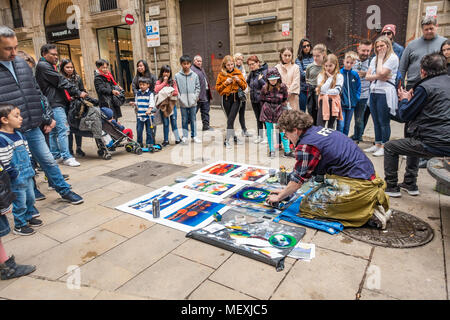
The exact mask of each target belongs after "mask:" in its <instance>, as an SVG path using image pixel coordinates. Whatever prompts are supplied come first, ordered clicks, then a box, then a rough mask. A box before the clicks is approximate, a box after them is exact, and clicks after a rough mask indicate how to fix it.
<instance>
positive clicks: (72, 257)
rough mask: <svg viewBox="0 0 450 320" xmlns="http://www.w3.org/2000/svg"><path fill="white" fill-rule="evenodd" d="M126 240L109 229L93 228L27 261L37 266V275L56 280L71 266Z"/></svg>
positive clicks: (80, 263)
mask: <svg viewBox="0 0 450 320" xmlns="http://www.w3.org/2000/svg"><path fill="white" fill-rule="evenodd" d="M125 240H126V238H125V237H122V236H119V235H117V234H115V233H112V232H109V231H107V230H99V229H92V230H90V231H89V232H86V233H83V234H81V235H79V236H77V237H75V238H73V239H71V240H69V241H67V242H65V243H63V244H61V245H59V246H57V247H54V248H51V249H49V250H47V251H45V252H43V253H42V254H40V255H38V256H36V257H34V258H31V259H29V260H27V261H25V262H26V263H27V264H33V265H35V266H36V268H37V270H36V271H35V272H34V275H35V276H41V277H45V278H48V279H50V280H56V279H58V278H60V277H62V276H64V275H65V274H66V273H67V272H68V271H67V270H68V268H69V267H70V266H74V265H78V266H81V265H83V264H85V263H87V262H89V261H90V260H92V259H94V258H95V257H97V256H99V255H101V254H102V253H104V252H106V251H107V250H110V249H111V248H114V247H115V246H117V245H118V244H120V243H121V242H123V241H125Z"/></svg>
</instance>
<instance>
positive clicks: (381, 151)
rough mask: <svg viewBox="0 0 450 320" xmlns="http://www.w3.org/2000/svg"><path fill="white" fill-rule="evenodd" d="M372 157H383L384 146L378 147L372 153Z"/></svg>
mask: <svg viewBox="0 0 450 320" xmlns="http://www.w3.org/2000/svg"><path fill="white" fill-rule="evenodd" d="M372 155H373V156H374V157H383V156H384V148H379V149H378V150H377V151H375V152H374V153H372Z"/></svg>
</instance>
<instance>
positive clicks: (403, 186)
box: [398, 182, 420, 196]
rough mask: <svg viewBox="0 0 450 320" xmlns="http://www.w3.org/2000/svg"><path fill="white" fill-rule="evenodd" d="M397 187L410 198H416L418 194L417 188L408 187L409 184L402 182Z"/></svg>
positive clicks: (413, 186)
mask: <svg viewBox="0 0 450 320" xmlns="http://www.w3.org/2000/svg"><path fill="white" fill-rule="evenodd" d="M398 186H399V187H400V189H402V190H405V191H406V192H408V194H409V195H410V196H418V195H419V194H420V192H419V188H418V187H417V185H410V184H406V183H404V182H402V183H400V184H399V185H398Z"/></svg>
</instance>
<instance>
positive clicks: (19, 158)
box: [0, 104, 42, 236]
mask: <svg viewBox="0 0 450 320" xmlns="http://www.w3.org/2000/svg"><path fill="white" fill-rule="evenodd" d="M21 126H22V117H21V116H20V109H19V108H17V107H15V106H13V105H8V104H5V105H0V161H2V163H3V164H4V166H5V170H6V172H8V174H9V177H10V179H11V185H12V190H13V192H14V195H15V196H16V199H15V200H14V202H13V209H12V212H13V216H14V224H15V227H14V230H13V233H14V234H17V235H22V236H29V235H32V234H34V233H35V232H36V231H35V230H34V229H33V228H34V227H39V226H41V225H42V221H41V220H39V219H37V218H36V217H37V216H39V211H38V210H37V209H36V208H35V207H34V203H35V197H34V181H33V177H34V175H35V172H34V168H33V165H32V164H31V158H30V157H31V154H30V150H29V149H28V142H27V140H26V139H25V138H24V137H23V135H22V134H21V133H20V132H19V130H18V129H19V128H20V127H21Z"/></svg>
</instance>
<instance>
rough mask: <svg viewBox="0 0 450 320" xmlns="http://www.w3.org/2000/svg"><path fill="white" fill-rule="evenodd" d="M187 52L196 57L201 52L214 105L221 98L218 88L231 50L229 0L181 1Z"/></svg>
mask: <svg viewBox="0 0 450 320" xmlns="http://www.w3.org/2000/svg"><path fill="white" fill-rule="evenodd" d="M180 13H181V33H182V39H183V40H182V41H183V54H188V55H189V56H191V58H193V57H194V56H195V55H197V54H198V55H200V56H202V58H203V69H205V71H206V73H207V76H208V80H209V84H210V86H211V89H212V90H211V92H212V95H213V101H212V103H214V104H220V97H219V95H218V94H217V92H216V90H215V89H214V87H215V85H216V79H217V75H218V73H219V71H220V65H221V63H222V59H223V57H224V56H226V55H227V54H229V53H230V34H229V20H228V19H229V17H228V1H227V0H215V1H210V0H182V1H180Z"/></svg>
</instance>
